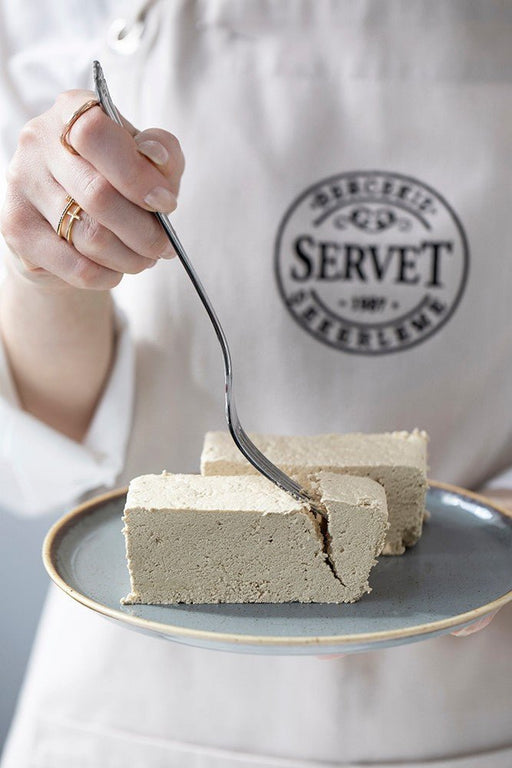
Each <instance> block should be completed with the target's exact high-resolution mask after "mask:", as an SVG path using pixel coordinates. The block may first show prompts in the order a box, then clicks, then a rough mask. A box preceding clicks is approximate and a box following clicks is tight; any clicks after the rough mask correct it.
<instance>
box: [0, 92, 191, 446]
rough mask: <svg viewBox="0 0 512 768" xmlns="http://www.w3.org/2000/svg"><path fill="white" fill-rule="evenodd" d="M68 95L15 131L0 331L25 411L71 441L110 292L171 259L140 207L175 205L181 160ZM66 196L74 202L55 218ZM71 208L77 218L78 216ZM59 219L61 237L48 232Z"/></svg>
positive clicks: (176, 150)
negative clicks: (64, 141) (127, 277)
mask: <svg viewBox="0 0 512 768" xmlns="http://www.w3.org/2000/svg"><path fill="white" fill-rule="evenodd" d="M92 95H93V94H91V93H90V92H89V91H69V92H67V93H64V94H62V95H61V96H59V98H58V99H57V101H56V102H55V104H54V106H53V107H52V108H51V109H49V110H48V111H47V112H45V113H44V114H43V115H40V116H39V117H37V118H35V119H34V120H31V121H30V122H29V123H28V124H27V125H26V126H25V127H24V128H23V129H22V131H21V133H20V138H19V144H18V147H17V150H16V153H15V155H14V158H13V160H12V163H11V165H10V168H9V171H8V178H7V195H6V201H5V205H4V208H3V211H2V233H3V235H4V238H5V240H6V242H7V244H8V246H9V248H10V254H6V266H7V277H6V279H5V281H4V283H3V285H2V296H1V301H0V326H1V327H0V331H1V334H2V337H3V342H4V345H5V349H6V352H7V357H8V360H9V363H10V368H11V372H12V376H13V379H14V382H15V385H16V387H17V391H18V397H19V400H20V403H21V405H22V407H23V409H24V410H25V411H27V412H28V413H31V414H32V415H33V416H35V417H36V418H37V419H39V420H40V421H43V422H44V423H46V424H48V425H49V426H50V427H53V428H54V429H56V430H58V431H59V432H62V433H63V434H65V435H67V436H68V437H71V438H72V439H74V440H77V441H80V440H81V439H82V438H83V436H84V435H85V434H86V432H87V429H88V426H89V424H90V421H91V418H92V415H93V413H94V411H95V408H96V405H97V403H98V401H99V399H100V397H101V394H102V391H103V388H104V385H105V383H106V381H107V379H108V375H109V372H110V369H111V366H112V361H113V359H114V351H115V329H114V317H113V312H112V302H111V297H110V291H109V289H110V288H113V287H114V286H116V285H117V284H118V283H119V282H120V281H121V279H122V277H123V274H125V273H130V274H135V273H138V272H141V271H142V270H144V269H147V268H148V267H151V266H153V265H155V264H156V263H157V260H158V259H160V258H170V257H171V256H173V252H172V250H171V248H170V245H169V243H168V241H167V239H166V236H165V234H164V232H163V229H162V227H161V226H160V224H159V222H158V221H157V219H156V217H155V216H153V215H152V214H151V213H150V211H155V210H160V211H163V212H170V211H172V210H174V208H175V207H176V195H177V194H178V189H179V184H180V179H181V175H182V173H183V168H184V161H183V155H182V152H181V149H180V146H179V143H178V140H177V139H176V138H175V137H174V136H172V134H170V133H168V132H167V131H163V130H160V129H150V130H146V131H142V132H137V130H136V129H135V128H133V127H132V126H130V125H129V124H128V123H126V129H125V128H121V127H120V126H118V125H117V124H116V123H114V122H113V121H112V120H111V119H110V118H109V117H107V115H105V114H104V113H103V111H102V110H101V108H100V107H99V106H92V107H91V108H90V109H87V111H85V112H84V113H83V114H81V115H80V117H78V118H77V120H76V121H75V122H73V124H72V126H71V128H70V130H69V131H68V133H67V140H68V141H69V143H70V145H71V147H72V149H74V150H75V151H76V153H77V154H74V153H73V152H72V151H70V150H69V149H67V148H66V147H65V146H64V145H63V144H62V142H61V135H62V133H63V131H64V130H65V129H66V125H67V124H68V122H69V121H70V119H71V118H72V117H73V115H74V113H75V112H76V111H77V109H79V108H80V107H81V106H83V105H84V104H85V103H86V102H88V101H89V100H90V99H91V97H92ZM68 195H70V196H71V198H73V199H74V200H75V201H76V205H73V206H72V207H71V209H70V214H77V213H78V214H79V218H75V217H74V218H71V217H70V215H67V214H66V205H67V202H68ZM80 209H82V210H80ZM61 217H62V218H63V221H65V227H64V229H63V232H64V235H68V238H69V241H68V239H66V238H65V237H62V236H59V235H58V234H57V232H56V230H57V228H58V224H59V220H60V219H61Z"/></svg>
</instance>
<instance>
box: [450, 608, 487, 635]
mask: <svg viewBox="0 0 512 768" xmlns="http://www.w3.org/2000/svg"><path fill="white" fill-rule="evenodd" d="M497 613H498V611H494V612H493V613H489V614H488V615H487V616H483V617H482V618H481V619H478V620H477V621H473V622H472V623H471V624H469V625H468V626H467V627H463V628H462V629H457V630H456V631H455V632H451V633H450V634H452V635H453V637H469V635H474V634H475V632H481V630H482V629H485V627H487V626H489V624H490V623H491V621H492V620H493V619H494V617H495V616H496V614H497Z"/></svg>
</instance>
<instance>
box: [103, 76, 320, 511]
mask: <svg viewBox="0 0 512 768" xmlns="http://www.w3.org/2000/svg"><path fill="white" fill-rule="evenodd" d="M93 76H94V85H95V88H96V94H97V96H98V100H99V102H100V105H101V107H102V108H103V110H104V111H105V112H106V114H107V115H108V116H109V117H110V118H111V119H112V120H113V121H114V122H115V123H117V124H118V125H121V126H122V125H123V122H122V120H121V117H120V115H119V112H118V111H117V109H116V107H115V105H114V103H113V101H112V99H111V97H110V93H109V90H108V87H107V82H106V80H105V76H104V74H103V69H102V68H101V64H100V63H99V61H95V62H94V64H93ZM154 215H155V216H156V218H157V219H158V221H159V222H160V224H161V225H162V227H163V228H164V230H165V233H166V235H167V237H168V238H169V240H170V241H171V243H172V246H173V248H174V250H175V251H176V254H177V256H178V258H179V260H180V261H181V263H182V265H183V267H184V269H185V271H186V273H187V275H188V276H189V278H190V280H191V282H192V285H193V286H194V288H195V290H196V292H197V294H198V296H199V298H200V299H201V302H202V304H203V306H204V308H205V310H206V312H207V313H208V317H209V318H210V320H211V323H212V325H213V327H214V329H215V333H216V334H217V339H218V340H219V344H220V348H221V350H222V357H223V360H224V378H225V413H226V421H227V423H228V427H229V431H230V433H231V437H232V438H233V440H234V442H235V444H236V445H237V447H238V449H239V450H240V451H241V453H242V454H243V455H244V456H245V458H246V459H247V460H248V461H249V462H250V463H251V464H252V465H253V467H255V468H256V469H257V470H258V472H260V473H261V474H262V475H264V476H265V477H267V478H268V479H269V480H271V481H272V482H273V483H275V484H276V485H277V486H278V487H279V488H281V489H282V490H284V491H287V493H290V494H291V495H292V496H294V497H295V498H296V499H298V500H299V501H301V502H304V503H306V504H308V505H310V506H311V503H312V500H311V499H310V497H309V496H308V494H307V493H306V491H305V490H304V489H303V488H302V487H301V486H300V485H299V484H298V483H296V482H295V480H293V479H292V478H291V477H288V475H286V474H285V473H284V472H283V471H282V470H281V469H279V467H276V465H275V464H273V463H272V462H271V461H270V460H269V459H268V458H267V457H266V456H265V455H264V454H263V453H262V452H261V451H260V450H259V448H257V447H256V446H255V445H254V443H253V442H252V440H251V439H250V438H249V436H248V435H247V433H246V432H245V431H244V429H243V427H242V425H241V424H240V419H239V418H238V414H237V412H236V406H235V396H234V392H233V367H232V364H231V353H230V350H229V345H228V341H227V338H226V334H225V333H224V330H223V328H222V326H221V324H220V321H219V319H218V317H217V314H216V312H215V310H214V308H213V306H212V303H211V301H210V299H209V298H208V295H207V293H206V291H205V289H204V287H203V285H202V283H201V281H200V279H199V277H198V275H197V274H196V272H195V270H194V268H193V266H192V264H191V262H190V259H189V258H188V256H187V253H186V251H185V249H184V248H183V246H182V244H181V242H180V240H179V238H178V235H177V234H176V232H175V230H174V227H173V226H172V224H171V222H170V220H169V217H168V216H166V215H165V214H164V213H155V214H154Z"/></svg>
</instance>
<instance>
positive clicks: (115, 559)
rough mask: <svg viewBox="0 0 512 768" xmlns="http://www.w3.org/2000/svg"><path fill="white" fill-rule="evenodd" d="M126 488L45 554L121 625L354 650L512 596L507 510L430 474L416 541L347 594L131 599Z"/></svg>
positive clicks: (75, 514)
mask: <svg viewBox="0 0 512 768" xmlns="http://www.w3.org/2000/svg"><path fill="white" fill-rule="evenodd" d="M125 496H126V489H123V490H118V491H113V492H112V493H109V494H106V495H104V496H101V497H97V498H95V499H92V500H91V501H89V502H87V503H86V504H82V505H81V506H80V507H77V508H76V509H74V510H73V511H72V512H70V513H69V514H68V515H66V516H65V517H63V518H62V519H61V520H60V521H58V522H57V523H56V524H55V525H54V526H53V527H52V529H51V530H50V531H49V533H48V535H47V537H46V540H45V543H44V549H43V559H44V563H45V566H46V569H47V571H48V573H49V574H50V576H51V578H52V579H53V581H54V582H55V583H56V584H57V585H58V586H59V587H60V588H61V589H63V590H64V592H66V594H68V595H69V596H70V597H72V598H74V599H75V600H77V601H78V602H79V603H82V605H84V606H86V607H88V608H91V609H92V610H94V611H97V612H98V613H101V614H102V615H104V616H106V617H108V618H110V619H113V620H115V621H120V622H122V623H123V624H124V625H125V626H126V627H129V628H131V629H136V630H139V631H142V632H146V633H149V634H154V635H158V636H160V637H164V638H166V639H168V640H174V641H177V642H181V643H188V644H190V645H196V646H200V647H203V648H213V649H216V650H226V651H236V652H245V653H273V654H277V653H279V654H316V655H318V654H323V653H355V652H361V651H367V650H371V649H375V648H385V647H389V646H393V645H400V644H402V643H410V642H414V641H418V640H423V639H427V638H431V637H434V636H436V635H441V634H444V633H447V632H453V631H454V630H455V629H459V628H462V627H464V626H466V625H467V624H469V623H471V622H472V621H475V620H476V619H479V618H481V617H483V616H486V615H487V614H489V613H491V612H492V611H495V610H496V609H497V608H500V607H501V606H503V605H505V603H507V602H509V601H510V600H512V513H507V512H506V511H505V510H503V509H499V508H498V507H496V506H494V505H493V504H491V503H490V502H489V501H488V500H486V499H485V498H483V497H480V496H476V495H475V494H472V493H470V492H469V491H465V490H462V489H460V488H455V487H453V486H448V485H443V484H440V483H431V486H430V488H429V491H428V495H427V508H428V510H429V512H430V518H429V520H428V521H427V523H426V524H425V526H424V533H423V536H422V538H421V539H420V541H419V542H418V544H416V546H415V547H413V548H411V549H409V550H408V551H407V552H406V553H405V554H404V555H402V556H401V557H381V558H380V560H379V563H378V565H377V566H376V567H375V568H374V569H373V571H372V572H371V574H370V584H371V585H372V588H373V589H372V592H371V593H370V594H369V595H365V596H364V597H363V598H362V599H361V600H360V601H359V602H357V603H353V604H352V605H328V604H305V605H304V604H299V603H287V604H282V605H270V604H257V605H256V604H246V605H230V604H224V605H192V606H191V605H163V606H162V605H130V606H122V605H121V604H120V602H119V601H120V599H121V598H122V597H123V596H125V595H126V594H128V592H129V591H130V582H129V577H128V571H127V568H126V561H125V552H124V538H123V536H122V533H121V529H122V521H121V516H122V512H123V507H124V501H125Z"/></svg>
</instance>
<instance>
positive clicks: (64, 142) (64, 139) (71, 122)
mask: <svg viewBox="0 0 512 768" xmlns="http://www.w3.org/2000/svg"><path fill="white" fill-rule="evenodd" d="M98 104H99V101H98V99H90V100H89V101H86V102H85V104H82V106H81V107H79V109H77V110H76V112H73V114H72V115H71V117H70V118H69V120H68V121H67V123H66V125H65V126H64V128H63V130H62V133H61V135H60V143H61V144H62V146H63V147H66V149H67V150H68V152H71V154H73V155H78V152H77V151H76V149H75V148H74V147H73V146H72V145H71V144H70V143H69V140H68V135H69V132H70V130H71V129H72V127H73V126H74V124H75V123H76V121H77V120H78V118H79V117H82V115H83V114H85V112H87V111H88V110H89V109H92V107H96V106H97V105H98Z"/></svg>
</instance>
